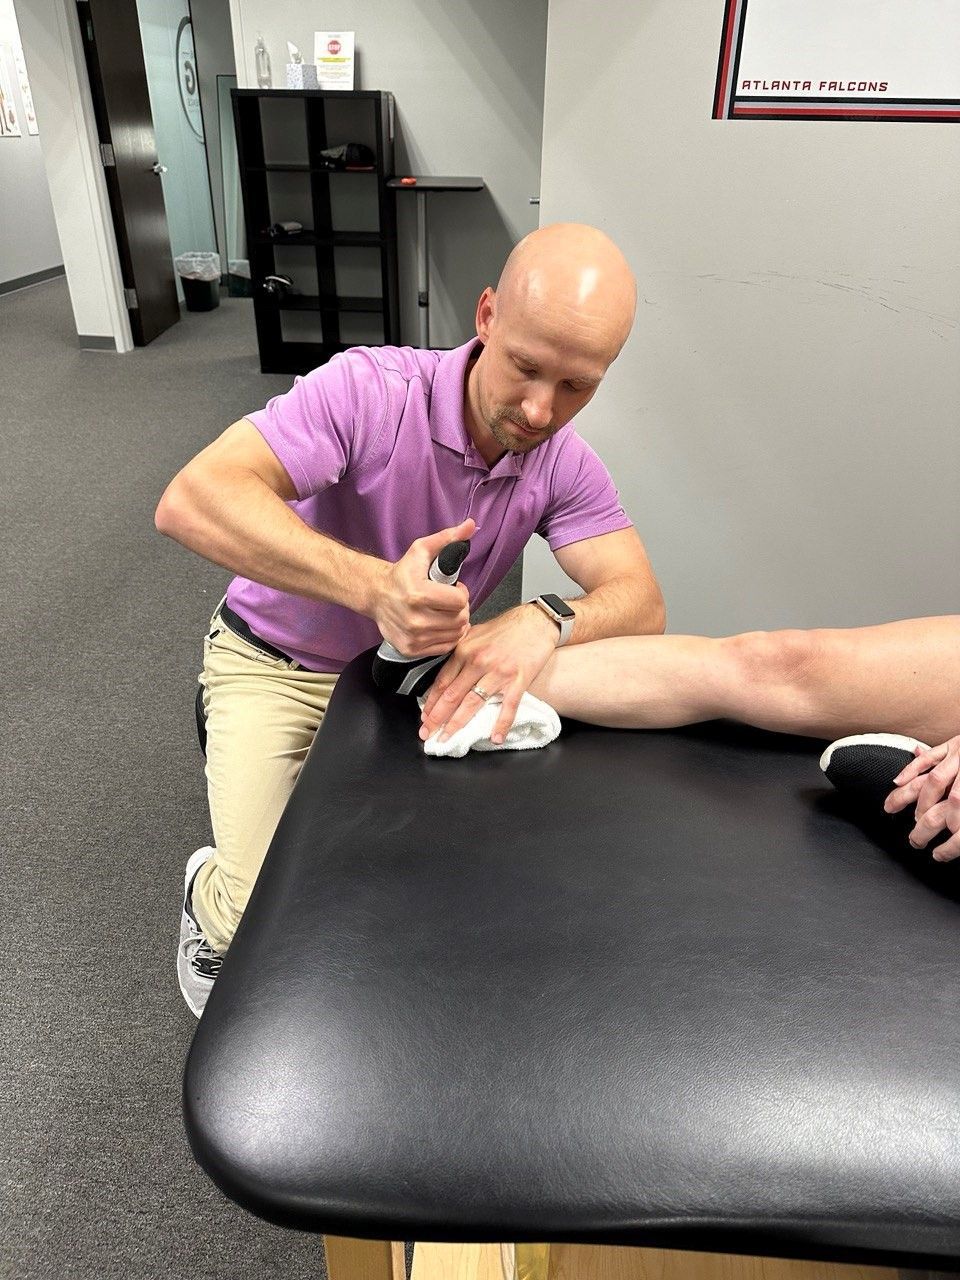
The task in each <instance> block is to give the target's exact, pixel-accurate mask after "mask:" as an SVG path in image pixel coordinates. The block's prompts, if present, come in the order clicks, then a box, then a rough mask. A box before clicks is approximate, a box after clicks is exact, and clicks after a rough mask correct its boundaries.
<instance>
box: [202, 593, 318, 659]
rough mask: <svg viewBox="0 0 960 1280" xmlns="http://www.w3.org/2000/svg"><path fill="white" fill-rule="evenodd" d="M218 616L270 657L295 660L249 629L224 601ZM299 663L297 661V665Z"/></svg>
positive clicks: (242, 637)
mask: <svg viewBox="0 0 960 1280" xmlns="http://www.w3.org/2000/svg"><path fill="white" fill-rule="evenodd" d="M220 617H221V618H222V619H223V620H224V622H225V623H226V624H227V626H228V627H229V628H230V630H231V631H232V632H233V633H234V634H235V635H238V636H240V637H241V639H243V640H246V641H248V642H249V643H250V644H252V645H253V646H254V648H255V649H260V650H261V651H262V652H263V653H269V654H270V656H271V658H282V659H283V660H284V662H296V658H291V657H290V655H289V653H284V652H283V650H282V649H277V648H276V647H275V646H274V645H272V644H270V643H269V642H268V641H267V640H262V639H261V638H260V636H258V635H257V633H256V632H255V631H251V629H250V627H249V625H248V624H247V623H246V622H244V620H243V618H241V617H240V615H239V613H234V611H233V610H232V609H231V608H230V606H229V605H228V604H227V602H226V601H224V602H223V604H222V605H221V606H220ZM299 665H300V664H299V663H297V666H299Z"/></svg>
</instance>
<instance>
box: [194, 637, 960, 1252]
mask: <svg viewBox="0 0 960 1280" xmlns="http://www.w3.org/2000/svg"><path fill="white" fill-rule="evenodd" d="M369 668H370V654H365V655H361V657H360V658H358V659H357V660H356V661H354V662H353V663H352V664H351V665H350V666H349V667H348V668H347V671H346V672H345V674H344V675H343V677H342V679H341V681H340V683H339V685H338V687H337V690H336V692H335V694H334V697H333V699H332V702H331V706H330V710H329V714H328V718H327V721H326V723H325V725H324V727H323V729H322V730H321V732H320V734H318V736H317V740H316V742H315V744H314V747H313V749H312V751H311V753H310V756H309V758H308V760H307V762H306V765H305V766H304V769H303V773H302V775H301V778H300V781H299V782H298V784H297V787H296V790H295V792H294V795H293V796H292V798H291V801H290V803H289V805H288V807H287V810H286V812H285V814H284V817H283V819H282V821H281V823H280V826H279V828H278V831H277V834H276V837H275V839H274V841H273V845H272V847H271V849H270V853H269V855H268V857H267V860H266V863H265V865H264V868H263V871H262V873H261V876H260V878H259V881H258V883H257V885H256V889H255V891H254V894H253V897H252V899H251V902H250V905H249V908H248V910H247V912H246V915H245V916H244V919H243V922H242V924H241V927H240V930H239V932H238V934H237V937H236V939H235V941H234V944H233V946H232V948H231V950H230V953H229V956H228V957H227V960H226V962H225V964H224V968H223V971H222V974H221V976H220V978H219V979H218V981H217V983H216V986H215V988H214V990H213V993H212V996H211V998H210V1001H209V1004H208V1006H207V1009H206V1012H205V1014H204V1016H203V1018H202V1020H201V1021H200V1024H199V1026H198V1029H197V1032H196V1035H195V1038H194V1041H193V1045H192V1048H191V1050H190V1054H189V1059H188V1062H187V1067H186V1077H185V1084H184V1106H185V1119H186V1127H187V1133H188V1136H189V1140H190V1143H191V1146H192V1148H193V1151H194V1153H195V1155H196V1157H197V1159H198V1160H199V1162H200V1163H201V1165H202V1166H203V1167H204V1169H205V1170H206V1171H207V1173H208V1174H209V1175H210V1177H211V1178H212V1179H213V1180H214V1182H216V1183H217V1184H218V1185H219V1187H220V1188H221V1189H222V1190H223V1191H224V1192H225V1193H226V1194H227V1195H228V1196H230V1197H232V1198H233V1199H234V1200H236V1201H237V1202H239V1204H241V1205H243V1206H245V1207H246V1208H247V1209H250V1210H252V1211H253V1212H254V1213H256V1214H259V1215H261V1216H262V1217H264V1218H267V1219H269V1220H272V1221H273V1222H276V1223H281V1224H285V1225H289V1226H293V1227H299V1228H303V1229H307V1230H311V1231H316V1232H323V1233H330V1234H331V1235H332V1236H335V1237H360V1238H369V1239H375V1240H384V1241H390V1240H393V1241H402V1240H423V1241H467V1242H469V1241H496V1240H500V1241H521V1242H522V1241H537V1240H539V1241H548V1242H564V1241H566V1242H579V1243H581V1244H619V1245H641V1246H647V1247H650V1248H654V1249H667V1250H674V1249H679V1250H696V1251H703V1252H705V1253H713V1254H749V1255H758V1256H759V1255H768V1256H770V1257H780V1258H803V1259H828V1260H833V1261H835V1262H856V1263H868V1264H869V1263H874V1264H879V1265H883V1266H887V1267H905V1268H934V1269H938V1270H957V1269H960V981H958V975H957V942H958V930H960V866H958V865H957V864H946V865H943V866H941V865H939V864H933V863H931V862H929V860H928V859H926V858H924V857H923V856H922V855H918V854H915V853H912V852H911V851H909V850H908V849H904V852H903V853H902V854H899V853H898V852H895V851H893V849H894V847H895V846H894V845H891V847H890V848H887V847H885V846H884V843H883V841H882V840H881V839H880V838H879V837H878V836H877V835H876V833H875V832H873V831H871V830H869V829H866V828H863V827H861V826H858V825H857V824H856V823H855V822H854V821H852V820H851V818H850V817H849V816H848V815H846V814H845V813H844V812H843V810H842V804H841V802H840V801H839V798H838V797H836V796H835V795H834V793H833V792H832V790H831V788H830V786H829V784H828V783H827V782H826V781H825V779H823V777H822V775H821V774H820V771H819V768H818V766H817V757H818V749H819V744H818V743H815V742H812V741H810V740H806V739H797V738H788V737H782V736H778V735H773V734H764V733H760V732H758V731H753V730H748V729H743V728H739V727H736V726H732V725H725V724H711V725H706V726H700V727H696V728H692V729H686V730H677V731H672V732H658V733H640V732H617V731H612V730H603V729H595V728H590V727H587V726H582V725H577V724H575V723H572V722H566V723H565V724H564V731H563V734H562V736H561V738H560V739H559V740H558V741H557V742H555V743H554V744H552V745H551V746H550V747H548V748H546V749H543V750H539V751H530V752H511V753H503V754H499V755H470V756H467V757H466V758H464V759H462V760H433V759H428V758H426V757H425V756H424V755H423V754H422V751H421V747H420V744H419V741H418V738H417V726H418V722H419V715H418V712H417V708H416V705H415V704H414V703H413V702H411V701H408V700H406V699H401V698H398V697H396V696H387V695H381V694H378V693H377V691H376V690H375V688H374V687H373V684H372V681H371V679H370V676H369Z"/></svg>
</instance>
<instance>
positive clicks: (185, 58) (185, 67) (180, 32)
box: [177, 18, 203, 142]
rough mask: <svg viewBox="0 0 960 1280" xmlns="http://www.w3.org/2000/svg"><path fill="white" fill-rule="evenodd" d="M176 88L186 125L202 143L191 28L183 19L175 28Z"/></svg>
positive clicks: (185, 19) (198, 94)
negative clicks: (178, 92) (178, 91)
mask: <svg viewBox="0 0 960 1280" xmlns="http://www.w3.org/2000/svg"><path fill="white" fill-rule="evenodd" d="M177 86H178V88H179V90H180V105H181V106H182V107H183V114H184V115H185V116H186V117H187V124H189V126H190V128H191V129H192V130H193V132H194V133H195V134H196V135H197V137H198V138H199V139H200V141H201V142H202V141H203V116H202V115H201V114H200V86H199V84H198V82H197V59H196V55H195V53H194V51H193V27H192V25H191V23H190V19H189V18H183V19H182V20H181V22H180V26H179V27H178V28H177Z"/></svg>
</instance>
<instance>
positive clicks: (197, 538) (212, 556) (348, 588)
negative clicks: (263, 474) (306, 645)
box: [156, 468, 388, 617]
mask: <svg viewBox="0 0 960 1280" xmlns="http://www.w3.org/2000/svg"><path fill="white" fill-rule="evenodd" d="M156 523H157V528H158V529H159V530H160V532H161V533H165V534H167V535H168V536H169V537H171V538H174V539H175V540H176V541H177V542H180V543H182V544H183V545H184V546H185V547H188V548H189V549H190V550H191V551H195V552H197V554H198V555H201V556H204V557H205V558H206V559H207V560H212V561H213V562H214V563H215V564H219V565H222V566H223V567H224V568H225V569H229V570H231V571H232V572H233V573H238V574H241V575H242V576H243V577H245V578H251V579H253V580H254V581H256V582H262V583H263V584H264V585H265V586H268V587H275V588H277V589H278V590H280V591H286V592H289V593H290V594H292V595H299V596H305V597H307V598H308V599H312V600H329V601H332V602H333V603H335V604H340V605H343V606H345V607H346V608H348V609H353V610H355V611H356V612H357V613H362V614H365V615H366V616H368V617H369V616H371V615H372V613H373V608H374V599H375V595H376V584H377V583H378V582H379V580H380V579H382V578H383V576H384V574H385V573H386V571H387V568H388V566H387V564H386V562H385V561H383V560H379V559H377V558H376V557H375V556H368V555H364V554H363V553H362V552H359V551H354V550H353V549H352V548H351V547H346V546H344V545H343V544H342V543H339V542H337V541H336V540H335V539H334V538H330V537H327V536H326V535H325V534H322V533H317V532H316V531H315V530H313V529H311V528H310V527H309V526H308V525H306V524H304V522H303V521H302V520H301V519H300V517H299V516H298V515H296V513H295V512H293V511H292V510H291V509H290V508H289V507H288V506H287V504H286V502H284V500H283V499H282V498H281V497H279V496H278V495H277V494H276V493H274V492H273V491H272V490H271V489H270V487H269V486H268V485H266V484H264V482H263V481H262V480H261V479H260V477H259V476H257V475H256V474H254V473H253V472H249V471H245V470H243V469H241V468H237V469H232V470H231V471H230V473H229V474H225V475H221V476H220V477H218V480H217V483H216V487H214V486H213V484H212V483H210V482H208V481H207V480H206V479H205V478H204V477H200V478H197V477H193V476H190V475H189V474H184V473H181V474H180V476H178V477H177V478H176V480H174V482H173V483H172V484H171V485H170V488H169V489H168V490H167V492H166V494H165V495H164V497H163V500H162V502H161V504H160V507H159V508H158V510H157V520H156Z"/></svg>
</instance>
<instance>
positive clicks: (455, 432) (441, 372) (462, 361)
mask: <svg viewBox="0 0 960 1280" xmlns="http://www.w3.org/2000/svg"><path fill="white" fill-rule="evenodd" d="M481 347H482V343H480V342H479V341H478V339H476V338H471V340H470V341H469V342H465V343H464V344H463V346H462V347H454V348H453V350H452V351H445V352H444V354H443V355H442V356H441V357H440V362H439V364H438V365H437V370H436V373H435V374H434V375H433V389H432V392H431V395H430V436H431V438H432V439H433V440H435V441H436V443H437V444H442V445H444V446H445V447H446V448H447V449H454V450H455V451H456V452H457V453H459V454H460V455H461V457H462V458H463V465H464V466H465V467H477V468H479V469H480V470H482V471H489V472H490V474H491V475H492V476H518V475H520V473H521V471H522V469H523V460H524V458H525V457H526V455H525V454H522V453H505V454H504V455H503V457H502V458H499V459H498V460H497V461H496V462H495V463H494V465H493V466H492V467H488V466H487V464H486V462H485V461H484V459H483V456H482V454H481V453H480V452H479V450H478V449H477V447H476V445H475V444H474V443H473V441H472V440H471V439H470V433H469V431H468V430H467V424H466V423H465V422H464V420H463V395H464V385H463V384H464V378H465V377H466V373H467V365H468V364H469V363H470V357H471V356H472V355H473V353H474V352H475V351H477V350H479V349H480V348H481Z"/></svg>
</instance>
